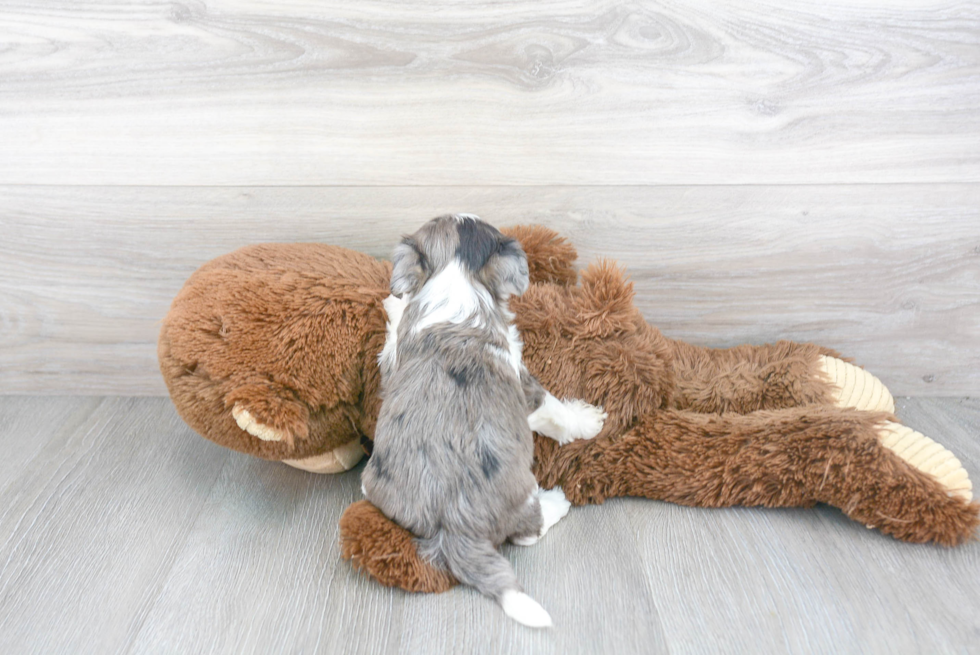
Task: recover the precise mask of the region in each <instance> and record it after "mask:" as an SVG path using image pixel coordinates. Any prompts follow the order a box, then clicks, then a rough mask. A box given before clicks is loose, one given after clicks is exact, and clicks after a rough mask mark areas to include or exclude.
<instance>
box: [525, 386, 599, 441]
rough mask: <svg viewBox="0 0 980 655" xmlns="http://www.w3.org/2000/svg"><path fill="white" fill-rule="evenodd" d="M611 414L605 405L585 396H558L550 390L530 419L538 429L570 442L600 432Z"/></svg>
mask: <svg viewBox="0 0 980 655" xmlns="http://www.w3.org/2000/svg"><path fill="white" fill-rule="evenodd" d="M607 416H608V415H607V414H606V413H605V412H604V411H602V408H601V407H595V406H593V405H590V404H588V403H586V402H583V401H581V400H558V399H557V398H555V397H554V396H552V395H551V394H550V393H549V394H548V395H547V396H545V399H544V402H543V403H541V406H540V407H538V408H537V409H536V410H534V411H533V412H532V413H531V414H530V416H528V417H527V422H528V425H530V426H531V429H532V430H534V431H535V432H537V433H539V434H543V435H544V436H546V437H550V438H552V439H554V440H555V441H557V442H558V443H560V444H566V443H568V442H570V441H575V440H576V439H591V438H592V437H594V436H596V435H597V434H599V432H601V431H602V426H603V424H604V423H605V421H606V418H607Z"/></svg>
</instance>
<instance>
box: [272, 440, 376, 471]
mask: <svg viewBox="0 0 980 655" xmlns="http://www.w3.org/2000/svg"><path fill="white" fill-rule="evenodd" d="M362 457H364V449H363V448H361V442H360V441H358V440H355V441H351V442H350V443H346V444H344V445H343V446H338V447H337V448H334V449H333V450H331V451H330V452H328V453H323V454H322V455H314V456H313V457H307V458H305V459H284V460H282V462H283V464H289V465H290V466H293V467H295V468H298V469H303V470H304V471H309V472H310V473H343V472H344V471H349V470H350V469H352V468H354V466H355V465H356V464H357V463H358V462H359V461H361V458H362Z"/></svg>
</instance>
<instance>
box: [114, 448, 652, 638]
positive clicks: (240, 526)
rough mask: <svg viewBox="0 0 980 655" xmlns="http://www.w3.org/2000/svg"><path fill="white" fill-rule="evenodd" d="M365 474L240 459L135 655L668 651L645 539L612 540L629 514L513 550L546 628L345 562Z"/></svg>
mask: <svg viewBox="0 0 980 655" xmlns="http://www.w3.org/2000/svg"><path fill="white" fill-rule="evenodd" d="M361 468H362V467H358V468H357V469H355V470H354V471H352V472H350V473H347V474H344V475H339V476H317V475H312V474H307V473H303V472H300V471H295V470H291V469H289V468H287V467H285V466H283V465H281V464H276V463H272V462H262V461H258V460H254V459H249V458H246V457H244V456H238V455H235V456H233V458H232V461H231V462H230V463H229V465H228V466H227V467H225V469H224V471H223V472H222V477H221V480H220V481H219V484H218V486H217V487H216V488H215V491H214V493H213V495H212V497H211V499H210V500H209V502H208V505H207V507H206V509H205V511H204V512H203V513H202V515H201V517H200V519H199V520H198V522H197V526H196V527H195V529H194V531H193V533H192V534H191V535H190V536H189V538H188V540H187V545H186V547H185V548H184V549H183V551H182V554H181V556H180V557H179V559H178V560H177V561H176V562H175V564H174V566H173V568H172V572H171V576H170V578H169V579H168V580H167V582H166V584H164V585H163V587H162V590H161V592H160V596H159V599H158V600H157V601H156V603H155V604H154V606H153V608H152V610H151V611H150V612H149V613H148V615H147V617H146V620H145V622H144V623H143V625H142V628H141V630H140V633H139V635H138V637H137V638H136V640H135V641H134V643H133V648H132V652H133V653H156V652H160V651H161V650H167V651H172V652H188V651H197V650H200V651H206V652H212V653H263V652H268V651H269V649H270V648H284V647H285V646H284V645H286V644H288V648H286V649H287V650H289V651H294V652H305V653H306V652H308V653H313V652H329V653H383V652H399V653H470V652H493V653H516V652H522V653H523V652H559V653H565V652H626V653H639V652H649V653H656V652H666V642H665V641H664V639H663V635H662V634H661V632H660V629H659V623H658V619H657V611H656V608H655V606H654V602H653V598H652V597H651V595H650V594H649V593H648V591H647V590H646V585H645V584H644V582H643V576H644V573H643V570H642V568H641V567H640V566H639V565H638V561H639V553H638V552H636V544H635V543H634V542H632V541H631V540H629V539H625V540H618V541H615V542H613V543H610V542H608V541H607V539H608V537H609V535H610V534H622V533H624V532H625V527H626V524H625V522H624V520H623V517H622V514H621V512H617V511H616V510H615V509H614V510H612V511H610V510H608V509H603V508H597V507H593V508H586V509H585V510H583V511H582V513H581V514H582V515H581V516H579V517H577V518H576V520H574V521H571V520H568V519H566V523H567V526H566V524H565V523H563V524H560V525H559V526H557V527H556V528H555V529H554V532H553V533H549V535H548V536H547V537H546V538H545V540H543V541H542V542H541V543H540V544H538V545H536V546H535V547H534V548H506V549H505V554H506V555H507V556H508V557H509V558H511V559H512V561H514V562H515V569H516V570H517V573H518V576H519V578H520V579H521V580H522V582H523V583H524V585H525V587H526V589H527V590H528V592H529V593H531V594H532V595H533V596H534V597H535V598H536V599H537V600H539V601H540V602H541V603H542V604H543V605H545V607H547V608H548V609H549V610H550V611H551V612H552V616H553V618H554V619H555V621H556V625H557V626H558V628H557V629H556V630H555V631H552V632H536V631H532V630H528V629H527V628H524V627H523V626H520V625H518V624H516V623H515V622H513V621H511V620H509V619H508V618H507V617H506V616H505V615H504V614H503V612H502V611H500V609H499V608H498V607H496V605H495V604H494V603H493V601H491V600H490V599H488V598H485V597H483V596H481V595H479V594H478V593H476V592H474V591H473V590H471V589H462V588H461V589H455V590H452V591H450V592H447V593H445V594H441V595H437V596H430V595H418V594H406V593H404V592H402V591H400V590H392V589H387V588H384V587H381V586H380V585H377V584H375V583H373V582H372V581H371V580H369V579H367V578H365V577H363V576H361V575H359V574H357V573H356V572H354V571H353V570H352V568H351V567H350V565H349V563H347V562H345V561H343V560H341V559H340V553H339V547H338V537H339V535H338V527H337V521H338V519H339V517H340V514H341V513H342V512H343V509H344V508H346V506H347V505H348V504H349V503H351V502H353V501H354V500H358V499H360V498H361V493H360V490H359V484H360V471H361ZM570 561H574V562H585V561H588V562H592V564H590V565H589V566H577V567H576V569H577V570H576V571H574V572H570V571H567V570H566V569H567V564H568V562H570ZM491 635H493V639H490V636H491Z"/></svg>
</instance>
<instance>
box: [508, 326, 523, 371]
mask: <svg viewBox="0 0 980 655" xmlns="http://www.w3.org/2000/svg"><path fill="white" fill-rule="evenodd" d="M507 350H508V352H507V361H508V362H509V363H510V365H511V366H513V367H514V370H515V371H517V377H521V364H522V357H523V352H524V342H523V341H521V335H520V333H519V332H518V331H517V326H516V325H514V324H513V323H511V324H510V325H508V326H507Z"/></svg>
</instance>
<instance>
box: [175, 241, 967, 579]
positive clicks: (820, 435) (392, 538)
mask: <svg viewBox="0 0 980 655" xmlns="http://www.w3.org/2000/svg"><path fill="white" fill-rule="evenodd" d="M509 232H510V234H511V235H513V236H515V237H516V238H518V239H519V240H520V241H521V243H522V246H523V247H524V249H525V251H526V252H527V254H528V259H529V261H530V270H531V275H532V285H531V288H530V289H529V290H528V292H527V293H526V294H524V296H522V297H521V298H519V299H515V300H513V301H512V303H511V308H512V309H513V310H514V311H515V313H516V315H517V318H516V322H517V325H518V327H519V328H520V331H521V334H522V337H523V339H524V342H525V346H524V360H525V362H526V364H527V366H528V368H529V369H530V371H531V372H532V373H533V374H534V375H535V376H537V377H538V379H540V380H541V382H542V383H543V384H544V386H545V387H546V388H547V389H548V390H550V391H551V392H552V393H554V394H555V395H556V396H558V397H575V398H582V399H583V400H586V401H588V402H590V403H593V404H596V405H602V406H603V407H604V408H605V410H606V411H607V412H608V414H609V418H608V420H607V421H606V424H605V427H604V429H603V432H602V434H600V435H599V437H597V438H596V439H595V440H592V441H579V442H573V443H570V444H567V445H565V446H558V445H557V444H556V443H555V442H553V441H550V440H548V439H542V438H537V439H536V462H535V473H536V476H537V477H538V480H539V482H540V483H541V485H542V486H543V487H548V488H550V487H553V486H555V485H561V486H562V487H563V488H564V490H565V493H566V495H567V496H568V498H569V500H571V501H572V502H573V503H576V504H582V503H601V502H602V501H603V500H605V499H606V498H611V497H616V496H625V495H629V496H643V497H646V498H654V499H659V500H667V501H671V502H675V503H680V504H685V505H697V506H704V507H724V506H730V505H748V506H753V505H761V506H766V507H795V506H802V507H806V506H811V505H813V504H814V503H817V502H823V503H828V504H830V505H833V506H835V507H839V508H840V509H841V510H842V511H843V512H844V513H845V514H847V515H848V516H850V517H852V518H853V519H855V520H857V521H860V522H861V523H863V524H866V525H872V526H875V527H877V528H878V529H880V530H881V531H883V532H885V533H887V534H890V535H893V536H894V537H896V538H899V539H903V540H906V541H913V542H921V541H933V542H936V543H940V544H944V545H954V544H957V543H960V542H962V541H964V540H966V539H968V538H970V537H971V535H972V534H973V531H974V530H975V529H976V527H977V525H978V523H980V518H978V515H980V504H978V503H976V502H974V503H967V502H966V501H964V500H962V499H960V498H958V497H951V496H950V495H948V494H947V493H946V492H945V490H944V489H943V488H942V487H941V486H940V485H939V484H938V483H937V482H936V481H935V480H934V479H933V478H931V477H930V476H927V475H925V474H923V473H920V472H919V471H918V470H916V469H915V468H913V467H911V466H909V465H908V464H907V463H905V462H904V461H903V460H901V459H900V458H898V457H897V456H895V455H894V454H892V453H891V451H889V450H887V449H886V448H884V447H883V446H881V444H880V443H879V442H878V439H877V436H876V426H877V425H878V424H880V423H881V422H882V421H884V420H885V419H893V418H894V417H890V416H888V415H885V414H875V413H870V412H861V411H857V410H850V409H840V408H836V407H834V406H832V404H831V403H832V396H831V389H830V385H829V383H828V382H827V381H826V380H824V379H823V378H822V377H821V374H820V373H819V366H818V358H819V356H820V355H822V354H829V355H833V356H837V354H836V353H834V352H833V351H830V350H827V349H824V348H820V347H818V346H814V345H812V344H796V343H791V342H779V343H776V344H772V345H767V346H739V347H737V348H730V349H724V350H716V349H707V348H699V347H696V346H692V345H690V344H686V343H683V342H679V341H674V340H670V339H667V338H666V337H664V336H663V335H662V334H660V332H659V331H658V330H657V329H656V328H654V327H653V326H651V325H649V324H648V323H647V322H646V321H645V320H644V319H643V317H642V315H641V314H640V312H639V311H638V310H637V309H636V306H635V305H634V304H633V287H632V284H631V283H630V282H628V281H627V280H626V279H625V278H624V276H623V274H622V271H621V270H620V269H619V268H618V267H616V266H615V265H613V264H612V263H610V262H599V263H596V264H593V265H592V266H590V267H589V268H587V269H586V270H585V271H583V272H582V274H581V280H580V282H579V283H578V284H576V280H577V279H578V276H577V275H576V272H575V270H574V268H573V262H574V260H575V250H574V248H573V247H572V246H571V244H569V243H568V242H567V241H565V240H564V239H562V238H560V237H559V236H558V235H556V234H555V233H554V232H552V231H550V230H546V229H544V228H533V227H532V228H526V227H525V228H514V229H512V230H510V231H509ZM389 274H390V266H389V265H386V264H384V263H381V262H377V261H375V260H373V259H371V258H369V257H366V256H364V255H360V254H358V253H353V252H350V251H347V250H342V249H339V248H333V247H330V246H318V245H268V246H255V247H252V248H245V249H242V250H239V251H237V252H235V253H232V254H230V255H227V256H225V257H222V258H219V259H217V260H215V261H213V262H211V263H209V264H207V265H205V266H204V267H202V268H201V269H200V270H199V271H198V272H197V273H195V274H194V276H192V277H191V279H190V280H189V281H188V283H187V285H186V286H185V288H184V290H182V291H181V293H180V295H178V297H177V299H176V300H175V301H174V305H173V307H172V309H171V311H170V314H169V315H168V316H167V319H166V321H165V322H164V327H163V331H162V333H161V338H160V361H161V370H162V371H163V374H164V378H165V379H166V380H167V384H168V387H169V388H170V392H171V395H172V397H173V399H174V403H175V404H176V405H177V408H178V410H179V411H180V412H181V415H182V416H183V417H184V418H185V420H187V422H188V423H189V424H190V425H191V426H192V427H194V428H195V429H196V430H198V431H199V432H200V433H201V434H203V435H204V436H206V437H207V438H209V439H212V440H213V441H216V442H218V443H220V444H222V445H226V446H229V447H231V448H235V449H236V450H240V451H242V452H247V453H251V454H255V455H258V456H260V457H265V458H268V459H296V458H302V457H307V456H311V455H315V454H319V453H323V452H325V451H327V450H329V449H331V448H333V447H334V446H336V445H339V444H342V443H344V442H345V441H349V440H351V439H354V438H361V437H362V436H366V437H368V438H370V437H371V436H373V431H374V420H375V418H376V416H377V411H378V399H377V391H378V375H377V365H376V362H377V353H378V352H379V351H380V349H381V347H382V345H383V342H384V320H385V317H384V312H383V309H382V307H381V300H382V299H383V298H384V297H385V296H387V294H388V276H389ZM236 402H237V403H243V404H245V405H247V407H248V408H249V411H250V412H252V413H253V415H254V416H256V417H257V418H259V420H261V421H262V422H265V423H267V424H269V425H272V426H274V427H277V428H282V429H288V430H289V431H290V434H291V435H292V442H291V443H275V442H272V443H270V442H263V441H260V440H258V439H255V438H253V437H251V436H250V435H248V434H246V433H244V432H242V431H241V430H240V429H239V428H238V426H237V424H236V423H235V421H234V419H233V418H232V417H231V413H230V409H231V408H232V407H233V406H234V405H235V403H236ZM341 534H342V541H343V549H344V555H345V557H349V558H351V559H353V561H354V562H355V564H356V565H357V566H358V567H359V568H361V569H362V570H364V571H366V572H368V573H369V574H371V575H373V576H374V577H375V578H377V579H378V580H379V581H380V582H382V583H383V584H387V585H394V586H399V587H402V588H404V589H408V590H411V591H441V590H444V589H446V588H448V585H450V584H451V583H452V582H453V581H452V579H451V578H449V577H447V574H446V573H444V572H442V571H439V570H436V569H434V568H433V567H431V566H429V565H428V564H427V563H426V562H424V561H422V560H420V559H419V557H418V555H417V553H416V552H415V547H414V543H413V541H412V538H411V535H410V534H408V533H407V532H404V531H403V530H401V528H398V527H397V526H395V525H394V524H393V523H391V522H390V521H388V519H387V518H385V517H384V516H383V515H382V514H380V512H377V510H374V509H373V508H371V507H370V505H368V506H365V505H364V504H363V503H356V504H355V505H352V506H351V508H349V509H348V511H347V513H346V514H345V516H344V518H343V519H342V523H341Z"/></svg>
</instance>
